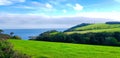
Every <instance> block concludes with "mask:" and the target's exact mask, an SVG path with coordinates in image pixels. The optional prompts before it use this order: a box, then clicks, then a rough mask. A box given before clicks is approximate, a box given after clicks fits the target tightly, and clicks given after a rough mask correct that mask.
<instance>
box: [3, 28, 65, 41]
mask: <svg viewBox="0 0 120 58" xmlns="http://www.w3.org/2000/svg"><path fill="white" fill-rule="evenodd" d="M49 30H57V31H64V30H66V28H58V29H52V28H49V29H4V33H6V34H10V32H14V35H18V36H20V37H21V38H22V39H24V40H28V39H29V36H37V35H39V34H41V33H43V32H45V31H49Z"/></svg>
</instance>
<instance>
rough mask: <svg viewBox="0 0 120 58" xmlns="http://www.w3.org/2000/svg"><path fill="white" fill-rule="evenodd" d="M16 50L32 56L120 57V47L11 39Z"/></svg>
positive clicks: (64, 57) (48, 57) (50, 57)
mask: <svg viewBox="0 0 120 58" xmlns="http://www.w3.org/2000/svg"><path fill="white" fill-rule="evenodd" d="M9 41H10V42H11V43H12V45H14V50H17V51H19V52H21V53H24V54H27V55H30V56H31V57H32V58H120V47H112V46H97V45H85V44H71V43H57V42H44V41H27V40H9Z"/></svg>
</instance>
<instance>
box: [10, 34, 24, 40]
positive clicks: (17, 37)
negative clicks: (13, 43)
mask: <svg viewBox="0 0 120 58" xmlns="http://www.w3.org/2000/svg"><path fill="white" fill-rule="evenodd" d="M12 39H19V40H21V39H22V38H21V37H19V36H16V35H15V36H13V37H12Z"/></svg>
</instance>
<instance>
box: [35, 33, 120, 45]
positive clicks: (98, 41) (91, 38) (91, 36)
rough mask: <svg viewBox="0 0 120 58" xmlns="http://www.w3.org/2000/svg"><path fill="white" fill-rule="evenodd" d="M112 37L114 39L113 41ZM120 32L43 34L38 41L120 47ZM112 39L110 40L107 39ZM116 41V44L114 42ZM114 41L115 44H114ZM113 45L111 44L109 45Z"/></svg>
mask: <svg viewBox="0 0 120 58" xmlns="http://www.w3.org/2000/svg"><path fill="white" fill-rule="evenodd" d="M111 37H112V39H111ZM119 37H120V32H114V33H110V32H100V33H84V34H80V33H73V34H69V35H68V34H65V33H64V32H57V33H56V34H51V33H46V32H45V33H42V34H40V35H39V36H37V38H36V39H34V40H38V41H52V42H67V43H80V44H94V45H112V46H119V45H120V44H119V43H118V42H120V41H119V40H120V38H119ZM107 38H110V39H107ZM115 40H116V42H114V41H115ZM112 41H113V42H112ZM109 43H111V44H109Z"/></svg>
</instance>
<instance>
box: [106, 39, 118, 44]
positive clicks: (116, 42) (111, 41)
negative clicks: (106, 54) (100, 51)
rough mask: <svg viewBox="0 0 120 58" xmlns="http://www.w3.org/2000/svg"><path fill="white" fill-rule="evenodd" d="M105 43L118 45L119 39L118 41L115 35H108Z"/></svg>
mask: <svg viewBox="0 0 120 58" xmlns="http://www.w3.org/2000/svg"><path fill="white" fill-rule="evenodd" d="M105 44H106V45H118V41H117V39H116V38H114V37H107V38H106V39H105Z"/></svg>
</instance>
